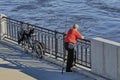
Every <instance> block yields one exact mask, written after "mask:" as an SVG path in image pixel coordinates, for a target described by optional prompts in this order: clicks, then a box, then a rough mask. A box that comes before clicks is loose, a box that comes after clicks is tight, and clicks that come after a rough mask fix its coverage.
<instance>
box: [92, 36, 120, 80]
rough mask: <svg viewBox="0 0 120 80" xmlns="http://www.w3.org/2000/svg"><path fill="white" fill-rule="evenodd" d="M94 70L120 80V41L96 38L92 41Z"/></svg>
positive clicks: (104, 75)
mask: <svg viewBox="0 0 120 80" xmlns="http://www.w3.org/2000/svg"><path fill="white" fill-rule="evenodd" d="M91 52H92V53H91V59H92V60H91V61H92V69H91V70H92V72H93V73H96V74H98V75H101V76H103V77H106V78H110V79H112V80H120V43H117V42H114V41H110V40H106V39H102V38H94V39H92V43H91Z"/></svg>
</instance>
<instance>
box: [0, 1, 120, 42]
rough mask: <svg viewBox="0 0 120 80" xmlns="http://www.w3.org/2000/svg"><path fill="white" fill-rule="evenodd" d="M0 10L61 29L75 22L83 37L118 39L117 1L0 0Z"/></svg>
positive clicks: (27, 20)
mask: <svg viewBox="0 0 120 80" xmlns="http://www.w3.org/2000/svg"><path fill="white" fill-rule="evenodd" d="M0 13H2V14H5V15H7V16H8V17H10V18H13V19H17V20H22V21H24V22H29V23H32V24H35V25H39V26H41V27H45V28H48V29H52V30H58V31H60V32H66V31H67V30H68V29H69V28H70V27H72V25H73V24H74V23H77V24H79V31H80V32H81V33H82V34H83V35H84V36H85V37H86V38H93V37H98V36H100V37H104V38H108V39H111V40H114V41H118V42H120V0H0Z"/></svg>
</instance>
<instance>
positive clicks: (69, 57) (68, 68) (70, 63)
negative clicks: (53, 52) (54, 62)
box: [64, 42, 74, 72]
mask: <svg viewBox="0 0 120 80" xmlns="http://www.w3.org/2000/svg"><path fill="white" fill-rule="evenodd" d="M64 47H65V49H66V50H67V52H68V55H67V65H66V72H71V68H72V66H73V60H74V48H73V49H69V48H68V43H67V42H66V43H64Z"/></svg>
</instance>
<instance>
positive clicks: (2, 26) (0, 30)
mask: <svg viewBox="0 0 120 80" xmlns="http://www.w3.org/2000/svg"><path fill="white" fill-rule="evenodd" d="M2 17H6V15H4V14H0V39H3V38H4V37H5V36H7V22H6V19H5V18H2Z"/></svg>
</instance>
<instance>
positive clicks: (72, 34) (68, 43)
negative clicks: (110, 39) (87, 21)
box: [64, 24, 84, 72]
mask: <svg viewBox="0 0 120 80" xmlns="http://www.w3.org/2000/svg"><path fill="white" fill-rule="evenodd" d="M77 39H84V36H82V34H81V33H80V32H79V31H78V25H77V24H74V25H73V28H72V29H69V31H68V32H67V34H66V37H65V40H64V42H65V44H64V47H65V49H66V50H67V51H68V55H67V65H66V72H72V70H71V67H72V66H73V65H72V64H73V59H74V46H75V44H76V42H77Z"/></svg>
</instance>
